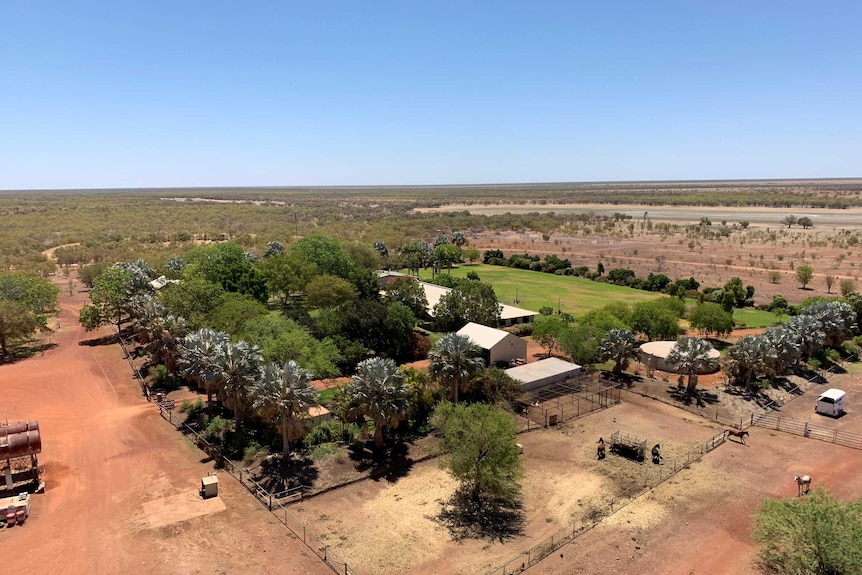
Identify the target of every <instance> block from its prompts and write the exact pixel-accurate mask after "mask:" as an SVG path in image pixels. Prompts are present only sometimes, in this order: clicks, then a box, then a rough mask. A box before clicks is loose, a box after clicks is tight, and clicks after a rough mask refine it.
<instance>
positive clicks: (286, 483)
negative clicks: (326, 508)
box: [255, 454, 320, 493]
mask: <svg viewBox="0 0 862 575" xmlns="http://www.w3.org/2000/svg"><path fill="white" fill-rule="evenodd" d="M319 476H320V471H318V469H317V466H316V464H315V461H314V460H313V459H312V458H311V457H309V456H307V455H302V456H296V455H294V456H292V457H290V458H289V459H288V460H287V461H285V460H284V459H283V458H282V457H281V455H280V454H279V455H271V456H269V457H267V458H266V459H264V460H263V461H262V462H261V464H260V471H259V472H258V475H257V477H256V478H255V480H256V481H257V482H258V483H260V484H261V486H262V487H263V488H264V489H266V490H267V491H269V492H270V493H279V492H281V491H285V490H287V489H292V488H294V487H300V486H302V485H313V484H314V482H315V481H316V480H317V478H318V477H319Z"/></svg>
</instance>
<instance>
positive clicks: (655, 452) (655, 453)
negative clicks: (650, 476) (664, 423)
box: [652, 443, 664, 465]
mask: <svg viewBox="0 0 862 575" xmlns="http://www.w3.org/2000/svg"><path fill="white" fill-rule="evenodd" d="M660 448H661V446H660V445H659V444H658V443H656V444H655V446H654V447H653V448H652V462H653V463H655V464H656V465H659V464H661V460H662V459H664V458H663V457H662V456H661V451H660Z"/></svg>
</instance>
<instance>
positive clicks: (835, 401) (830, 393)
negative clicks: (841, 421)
mask: <svg viewBox="0 0 862 575" xmlns="http://www.w3.org/2000/svg"><path fill="white" fill-rule="evenodd" d="M845 395H847V394H845V393H844V392H843V391H841V390H840V389H827V390H826V391H824V392H823V393H821V394H820V397H818V398H817V405H816V406H814V411H816V412H817V413H822V414H823V415H831V416H833V417H838V416H839V415H841V413H843V412H844V396H845Z"/></svg>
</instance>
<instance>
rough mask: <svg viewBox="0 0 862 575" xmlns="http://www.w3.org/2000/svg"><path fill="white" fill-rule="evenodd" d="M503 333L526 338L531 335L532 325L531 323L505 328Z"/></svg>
mask: <svg viewBox="0 0 862 575" xmlns="http://www.w3.org/2000/svg"><path fill="white" fill-rule="evenodd" d="M505 331H508V332H509V333H512V334H515V335H517V336H518V337H526V336H528V335H532V334H533V324H531V323H516V324H515V325H513V326H510V327H507V328H506V329H505Z"/></svg>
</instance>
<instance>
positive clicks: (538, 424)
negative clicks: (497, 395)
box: [517, 381, 620, 431]
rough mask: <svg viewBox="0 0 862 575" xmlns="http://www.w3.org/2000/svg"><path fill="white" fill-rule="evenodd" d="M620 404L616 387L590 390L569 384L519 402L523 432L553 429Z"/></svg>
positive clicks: (576, 383)
mask: <svg viewBox="0 0 862 575" xmlns="http://www.w3.org/2000/svg"><path fill="white" fill-rule="evenodd" d="M618 403H620V390H619V388H618V387H616V386H608V387H601V386H599V387H598V388H595V389H592V390H591V389H589V388H588V387H586V385H585V384H584V383H581V382H578V381H575V382H572V381H566V382H562V383H558V384H554V385H551V386H548V387H546V388H542V389H540V390H536V391H535V392H533V393H532V394H530V395H529V396H528V397H527V398H526V399H525V400H522V401H519V402H518V406H517V408H518V409H517V410H518V412H519V413H520V415H522V416H523V420H522V421H521V426H522V427H523V428H524V429H523V431H532V430H533V429H541V428H546V427H553V426H554V425H558V424H560V423H563V422H565V421H571V420H573V419H577V418H579V417H583V416H584V415H588V414H590V413H593V412H594V411H598V410H600V409H607V408H608V407H611V406H613V405H617V404H618Z"/></svg>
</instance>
